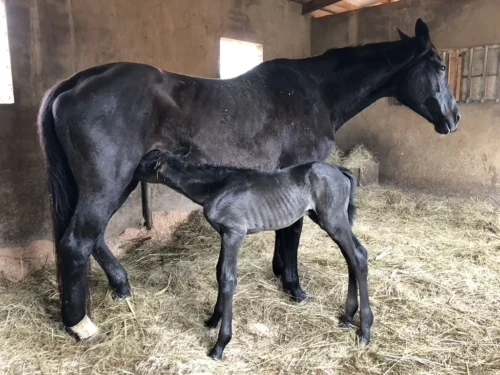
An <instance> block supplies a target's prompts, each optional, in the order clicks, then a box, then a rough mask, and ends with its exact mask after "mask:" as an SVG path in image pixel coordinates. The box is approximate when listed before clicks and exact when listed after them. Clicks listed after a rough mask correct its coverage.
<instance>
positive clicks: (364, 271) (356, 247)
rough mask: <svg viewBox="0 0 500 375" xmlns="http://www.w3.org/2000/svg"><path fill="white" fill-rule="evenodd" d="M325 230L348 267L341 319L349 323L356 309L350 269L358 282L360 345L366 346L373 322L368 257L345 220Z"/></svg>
mask: <svg viewBox="0 0 500 375" xmlns="http://www.w3.org/2000/svg"><path fill="white" fill-rule="evenodd" d="M327 232H328V234H329V235H330V237H332V239H333V240H334V241H335V243H336V244H337V245H338V246H339V248H340V250H341V251H342V254H343V255H344V257H345V259H346V262H347V267H348V268H349V289H348V296H347V301H346V313H345V316H344V319H343V321H344V322H345V323H349V324H350V323H351V322H352V318H353V316H354V314H355V313H356V309H357V301H356V302H354V296H355V294H354V293H355V286H354V282H353V281H352V275H351V270H352V273H353V274H354V276H355V277H356V279H357V281H358V284H359V298H360V305H361V311H360V321H361V327H360V345H361V346H366V345H368V344H369V343H370V330H371V326H372V324H373V313H372V311H371V307H370V300H369V295H368V258H367V252H366V249H365V248H364V247H363V246H362V245H361V243H360V242H359V241H358V239H357V238H356V236H355V235H354V234H353V233H352V230H351V227H350V226H349V223H348V222H347V220H345V224H339V225H338V226H336V227H335V228H332V229H327ZM356 300H357V296H356ZM355 307H356V309H355Z"/></svg>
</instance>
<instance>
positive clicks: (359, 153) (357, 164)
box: [327, 144, 377, 169]
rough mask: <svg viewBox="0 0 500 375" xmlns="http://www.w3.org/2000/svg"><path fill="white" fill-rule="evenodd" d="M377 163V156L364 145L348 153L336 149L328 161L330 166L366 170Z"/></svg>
mask: <svg viewBox="0 0 500 375" xmlns="http://www.w3.org/2000/svg"><path fill="white" fill-rule="evenodd" d="M376 161H377V160H376V158H375V156H374V155H373V154H372V153H371V152H370V151H368V150H367V149H366V148H365V147H364V146H363V145H362V144H360V145H357V146H356V147H354V148H353V149H351V150H350V151H348V152H346V153H344V152H342V150H340V149H338V148H335V149H334V151H333V152H332V153H331V155H330V157H329V158H328V160H327V162H328V163H330V164H337V165H342V166H344V167H346V168H349V169H364V168H365V167H367V166H369V165H370V164H371V163H373V162H376Z"/></svg>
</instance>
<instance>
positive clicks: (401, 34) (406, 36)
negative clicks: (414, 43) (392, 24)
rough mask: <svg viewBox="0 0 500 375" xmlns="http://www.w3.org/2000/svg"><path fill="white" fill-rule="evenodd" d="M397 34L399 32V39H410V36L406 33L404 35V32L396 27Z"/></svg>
mask: <svg viewBox="0 0 500 375" xmlns="http://www.w3.org/2000/svg"><path fill="white" fill-rule="evenodd" d="M398 34H399V37H400V38H401V40H405V39H410V37H409V36H408V35H406V34H405V33H404V32H402V31H401V30H399V28H398Z"/></svg>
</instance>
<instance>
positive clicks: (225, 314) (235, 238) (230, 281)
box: [208, 230, 245, 359]
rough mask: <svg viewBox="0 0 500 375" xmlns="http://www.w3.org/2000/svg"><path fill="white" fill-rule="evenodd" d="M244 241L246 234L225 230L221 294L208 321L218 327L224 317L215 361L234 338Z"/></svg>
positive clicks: (219, 268)
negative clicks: (234, 304) (238, 272)
mask: <svg viewBox="0 0 500 375" xmlns="http://www.w3.org/2000/svg"><path fill="white" fill-rule="evenodd" d="M244 239H245V233H242V232H238V231H234V230H225V231H224V232H223V233H222V246H221V252H220V255H219V262H218V264H217V281H218V283H219V293H218V296H217V303H216V305H215V309H214V313H213V315H212V317H211V318H210V319H209V320H208V322H211V325H212V326H216V325H217V323H218V321H219V320H220V319H221V317H222V324H221V327H220V330H219V337H218V338H217V343H216V344H215V346H214V348H213V349H212V350H211V352H210V356H211V357H213V358H215V359H221V358H222V352H223V351H224V348H225V347H226V345H227V344H228V343H229V341H230V340H231V336H232V319H233V295H234V292H235V290H236V284H237V281H238V274H237V267H238V255H239V250H240V247H241V245H242V244H243V241H244Z"/></svg>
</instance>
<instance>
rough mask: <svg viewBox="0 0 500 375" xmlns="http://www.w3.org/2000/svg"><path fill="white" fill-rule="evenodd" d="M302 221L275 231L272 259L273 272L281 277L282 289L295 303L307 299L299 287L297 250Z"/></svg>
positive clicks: (301, 219)
mask: <svg viewBox="0 0 500 375" xmlns="http://www.w3.org/2000/svg"><path fill="white" fill-rule="evenodd" d="M303 222H304V219H303V218H300V219H299V220H298V221H297V222H295V223H294V224H293V225H291V226H290V227H288V228H284V229H281V230H278V231H276V242H275V248H274V257H273V272H274V274H275V275H276V276H281V279H282V282H283V289H284V290H285V292H289V293H290V294H291V295H292V299H293V300H294V301H296V302H302V301H304V300H305V299H307V294H306V292H304V290H303V289H302V288H301V287H300V282H299V271H298V264H297V261H298V249H299V242H300V234H301V233H302V225H303Z"/></svg>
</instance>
